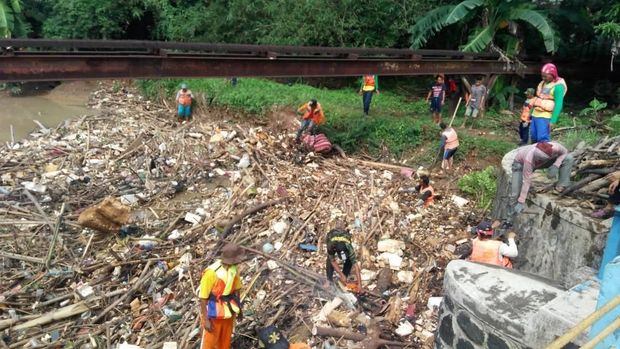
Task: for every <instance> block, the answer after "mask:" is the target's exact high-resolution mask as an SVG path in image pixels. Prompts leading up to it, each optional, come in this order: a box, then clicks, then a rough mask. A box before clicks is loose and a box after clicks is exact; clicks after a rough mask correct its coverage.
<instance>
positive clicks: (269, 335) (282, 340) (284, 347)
mask: <svg viewBox="0 0 620 349" xmlns="http://www.w3.org/2000/svg"><path fill="white" fill-rule="evenodd" d="M258 344H259V346H258V347H259V348H265V349H310V347H309V346H308V345H307V344H305V343H289V341H288V340H287V339H286V337H285V336H284V334H283V333H282V332H280V330H279V329H278V328H277V327H275V326H269V327H265V328H262V329H259V330H258Z"/></svg>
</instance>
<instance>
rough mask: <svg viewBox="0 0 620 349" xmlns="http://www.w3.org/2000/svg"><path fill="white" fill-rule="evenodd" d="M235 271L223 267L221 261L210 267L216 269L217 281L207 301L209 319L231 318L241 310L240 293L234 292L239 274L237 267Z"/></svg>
mask: <svg viewBox="0 0 620 349" xmlns="http://www.w3.org/2000/svg"><path fill="white" fill-rule="evenodd" d="M229 268H235V269H234V272H233V273H230V274H229V273H228V270H226V269H225V268H223V267H222V263H221V261H217V262H215V263H213V264H211V265H210V266H209V267H208V269H211V270H213V271H215V276H216V277H217V281H216V282H215V285H213V288H212V289H211V294H210V295H209V301H208V303H207V316H208V317H209V319H230V318H231V317H233V315H235V314H239V312H240V311H241V307H240V304H241V302H240V300H239V298H238V295H236V294H234V291H235V290H234V289H233V288H234V285H235V279H236V275H237V267H236V266H230V267H229Z"/></svg>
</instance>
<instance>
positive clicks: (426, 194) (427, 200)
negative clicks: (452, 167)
mask: <svg viewBox="0 0 620 349" xmlns="http://www.w3.org/2000/svg"><path fill="white" fill-rule="evenodd" d="M414 192H415V193H419V194H418V201H417V202H416V204H415V206H416V207H422V206H424V207H425V208H426V207H428V206H430V205H432V204H433V201H434V199H433V198H434V196H435V190H434V189H433V187H432V186H431V180H430V178H428V176H427V175H422V176H420V182H419V183H418V185H416V186H415V188H414Z"/></svg>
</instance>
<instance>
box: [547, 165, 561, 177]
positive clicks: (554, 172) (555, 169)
mask: <svg viewBox="0 0 620 349" xmlns="http://www.w3.org/2000/svg"><path fill="white" fill-rule="evenodd" d="M559 171H560V169H559V168H558V167H557V166H555V165H553V166H551V167H549V170H547V178H549V179H555V178H558V172H559Z"/></svg>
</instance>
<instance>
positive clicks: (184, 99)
mask: <svg viewBox="0 0 620 349" xmlns="http://www.w3.org/2000/svg"><path fill="white" fill-rule="evenodd" d="M193 98H194V95H192V91H190V90H188V89H187V84H181V89H180V90H179V92H177V98H176V101H177V115H178V116H179V122H183V121H185V120H189V119H190V118H191V116H192V99H193Z"/></svg>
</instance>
